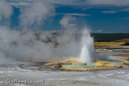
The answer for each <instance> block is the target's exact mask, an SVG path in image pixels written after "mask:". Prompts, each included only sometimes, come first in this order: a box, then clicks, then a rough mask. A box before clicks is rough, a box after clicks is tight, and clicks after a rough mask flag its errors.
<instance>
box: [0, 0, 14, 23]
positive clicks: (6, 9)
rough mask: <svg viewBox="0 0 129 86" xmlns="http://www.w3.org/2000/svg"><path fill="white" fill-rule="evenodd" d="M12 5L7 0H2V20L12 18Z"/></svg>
mask: <svg viewBox="0 0 129 86" xmlns="http://www.w3.org/2000/svg"><path fill="white" fill-rule="evenodd" d="M12 12H13V10H12V7H11V6H10V5H9V3H7V2H6V1H5V0H0V21H3V20H8V19H10V16H11V15H12Z"/></svg>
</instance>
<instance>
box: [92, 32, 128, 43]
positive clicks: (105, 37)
mask: <svg viewBox="0 0 129 86" xmlns="http://www.w3.org/2000/svg"><path fill="white" fill-rule="evenodd" d="M91 36H92V37H94V41H96V42H110V41H116V40H122V39H129V33H91Z"/></svg>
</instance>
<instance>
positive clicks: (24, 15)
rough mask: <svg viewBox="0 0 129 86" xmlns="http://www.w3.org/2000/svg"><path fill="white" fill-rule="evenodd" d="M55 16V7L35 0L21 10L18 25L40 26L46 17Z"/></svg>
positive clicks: (41, 0) (40, 0) (44, 1)
mask: <svg viewBox="0 0 129 86" xmlns="http://www.w3.org/2000/svg"><path fill="white" fill-rule="evenodd" d="M54 15H55V6H54V5H52V4H51V3H49V2H47V1H46V0H35V1H34V2H33V3H32V5H29V6H26V7H23V8H22V9H21V15H20V20H21V21H20V24H21V26H22V27H23V26H24V27H31V26H33V27H34V26H36V27H37V26H40V25H41V24H42V23H43V22H44V20H46V19H47V18H48V17H51V16H54Z"/></svg>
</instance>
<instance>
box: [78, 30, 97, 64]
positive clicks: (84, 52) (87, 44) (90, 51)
mask: <svg viewBox="0 0 129 86" xmlns="http://www.w3.org/2000/svg"><path fill="white" fill-rule="evenodd" d="M93 43H94V41H93V38H92V37H91V36H90V33H89V31H88V30H86V29H84V31H83V34H82V39H81V53H80V62H82V63H87V64H90V63H92V62H93V60H94V53H95V52H94V45H93Z"/></svg>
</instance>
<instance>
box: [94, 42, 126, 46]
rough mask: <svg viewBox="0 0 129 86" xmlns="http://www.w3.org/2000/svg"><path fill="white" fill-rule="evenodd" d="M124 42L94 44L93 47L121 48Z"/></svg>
mask: <svg viewBox="0 0 129 86" xmlns="http://www.w3.org/2000/svg"><path fill="white" fill-rule="evenodd" d="M123 44H125V42H94V46H121V45H123Z"/></svg>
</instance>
